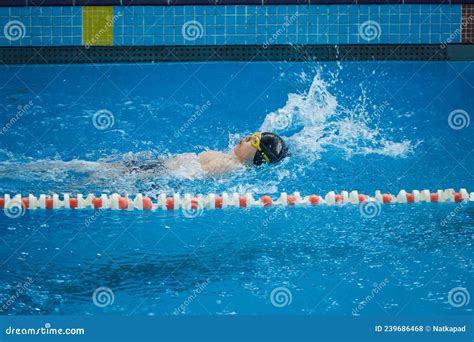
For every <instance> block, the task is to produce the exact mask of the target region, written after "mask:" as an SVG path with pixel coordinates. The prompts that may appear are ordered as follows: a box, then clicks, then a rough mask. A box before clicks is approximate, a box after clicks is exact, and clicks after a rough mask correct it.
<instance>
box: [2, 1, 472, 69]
mask: <svg viewBox="0 0 474 342" xmlns="http://www.w3.org/2000/svg"><path fill="white" fill-rule="evenodd" d="M162 2H163V1H162ZM162 2H160V1H158V0H149V1H148V2H145V1H140V2H129V3H130V5H126V4H124V3H123V2H117V1H114V0H110V1H109V0H100V1H90V2H89V3H90V4H92V5H94V6H77V4H81V2H80V1H76V2H71V1H66V0H54V1H53V0H51V1H37V2H35V1H30V0H22V1H16V0H11V1H6V2H2V5H3V6H0V29H1V28H3V30H2V31H3V35H1V36H0V61H1V62H2V63H5V64H10V63H17V62H18V63H27V62H30V61H33V63H42V60H44V61H45V62H47V63H51V62H52V63H58V62H64V61H65V60H66V61H67V56H74V57H75V60H76V61H78V62H81V63H84V62H88V60H89V61H91V62H109V61H110V60H112V61H113V60H115V59H117V58H118V59H120V58H121V57H120V56H122V57H123V55H124V52H123V50H120V51H121V52H120V51H119V52H117V49H110V48H120V47H134V49H129V50H128V51H127V53H126V54H125V57H126V56H132V58H131V59H132V60H133V61H149V60H153V61H161V60H166V58H168V57H166V58H165V57H164V56H169V55H170V54H171V55H173V56H176V59H175V60H177V61H181V60H192V56H196V57H197V59H198V60H202V58H204V59H205V60H209V58H208V57H209V55H212V56H214V58H215V54H216V53H217V54H220V53H221V52H222V51H221V52H219V51H220V50H222V47H225V51H223V53H224V55H223V56H222V58H221V59H224V60H226V59H231V60H242V59H244V60H245V59H246V60H248V59H252V58H255V56H257V55H259V54H262V53H263V54H264V55H265V54H269V56H268V57H266V58H267V59H271V60H272V59H285V56H287V55H288V52H287V51H288V49H287V47H288V46H291V47H294V46H303V47H312V48H313V50H314V51H315V52H314V53H313V52H311V53H310V55H311V56H312V57H315V58H316V59H324V58H325V57H326V56H330V57H331V58H329V59H338V58H340V57H339V56H340V55H341V54H340V51H339V49H338V47H344V46H346V47H347V46H349V47H351V51H353V50H352V49H353V47H358V46H359V47H360V46H364V49H365V50H363V51H359V50H360V49H359V50H357V51H359V52H358V53H356V54H355V55H351V58H352V59H359V58H361V59H367V58H368V57H370V56H372V57H373V58H386V56H391V58H395V59H404V58H403V56H405V55H406V54H409V55H410V56H411V59H434V60H445V59H450V56H451V57H452V58H454V59H462V60H466V59H467V60H472V59H474V58H473V56H474V51H473V48H472V45H469V44H472V43H473V42H474V4H472V2H473V1H471V0H464V1H425V2H422V3H413V2H416V1H409V2H410V3H402V4H399V3H397V4H389V2H390V1H387V3H385V4H381V3H376V4H340V3H341V2H342V1H339V2H338V1H336V3H330V4H328V3H327V2H330V1H324V2H323V4H320V3H318V4H308V3H307V2H305V3H304V4H279V5H274V3H276V1H274V2H268V1H267V2H263V1H262V2H260V1H259V2H258V3H260V4H252V3H255V1H245V2H243V3H245V4H241V5H226V4H225V3H228V1H226V2H219V5H215V4H214V2H212V4H211V3H207V4H208V5H207V6H204V5H199V4H198V3H200V2H199V1H194V0H189V1H179V2H177V1H175V2H169V3H168V2H163V3H167V4H168V5H157V4H161V3H162ZM282 2H284V1H282ZM293 2H298V1H293ZM407 2H408V1H407ZM114 3H120V4H123V5H120V6H102V5H100V4H114ZM137 3H138V4H144V3H148V4H150V5H149V6H140V5H135V4H137ZM186 3H188V4H189V5H185V4H186ZM265 3H268V5H267V4H265ZM338 3H339V4H338ZM5 4H9V5H10V6H5ZM38 4H40V5H41V6H38ZM45 4H47V5H49V6H44V5H45ZM71 4H73V5H74V6H72V5H71ZM13 5H16V6H13ZM53 5H54V6H53ZM387 45H388V47H387ZM390 45H391V46H398V47H399V46H405V45H406V46H414V48H410V49H405V50H404V52H403V53H401V54H400V51H399V49H398V48H397V49H393V48H391V47H390ZM453 45H469V48H468V49H466V47H463V48H462V49H461V50H459V49H457V50H456V51H455V53H453V52H452V51H454V50H453V49H454V48H451V50H452V51H451V52H450V51H449V49H446V47H447V46H453ZM324 46H326V47H327V48H324V49H321V47H324ZM370 46H380V47H381V48H380V49H375V50H374V49H373V48H370ZM430 46H436V49H437V51H435V53H432V52H431V50H429V51H430V52H427V51H428V50H426V49H430ZM55 47H62V48H65V49H62V50H58V49H54V48H55ZM70 47H76V48H77V47H79V48H85V49H90V48H91V47H94V48H96V47H101V48H104V47H108V48H109V49H95V50H94V49H90V50H93V51H86V52H85V51H83V50H77V49H76V50H74V49H70ZM167 47H173V49H171V50H169V49H166V48H167ZM183 47H184V48H186V47H192V48H193V49H192V50H183ZM196 47H197V48H196ZM202 47H206V48H202ZM16 48H26V49H20V50H18V49H16ZM38 48H39V49H41V58H38V56H37V55H38V52H39V50H38ZM152 48H158V49H159V50H156V49H152ZM212 48H214V50H212ZM421 48H423V49H425V50H420V49H421ZM219 49H220V50H219ZM236 49H237V50H236ZM239 49H240V50H239ZM256 49H257V50H258V51H257V50H256ZM275 49H276V50H277V52H276V53H273V52H272V51H274V50H275ZM292 49H293V48H291V49H289V51H290V52H289V55H288V56H290V55H291V53H292ZM157 51H158V52H157ZM183 51H184V52H183ZM216 51H217V52H216ZM262 51H263V52H262ZM459 51H460V52H459ZM394 53H397V55H396V56H393V54H394ZM420 53H421V54H420ZM109 54H113V55H114V56H111V55H110V56H109ZM226 54H227V55H228V56H227V55H226ZM80 55H83V57H80ZM134 55H135V56H134ZM342 55H343V56H347V53H344V54H342ZM84 56H86V57H84ZM95 56H97V57H95ZM107 56H109V57H113V58H112V59H107ZM248 56H250V57H248ZM100 57H101V58H100ZM201 57H202V58H201ZM81 58H82V59H81ZM302 58H303V57H301V56H299V57H298V58H296V59H293V60H301V59H302ZM125 59H126V58H125ZM288 59H289V60H291V56H290V57H289V58H288ZM121 61H122V62H124V61H125V60H124V59H123V58H122V59H121Z"/></svg>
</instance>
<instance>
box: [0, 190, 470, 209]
mask: <svg viewBox="0 0 474 342" xmlns="http://www.w3.org/2000/svg"><path fill="white" fill-rule="evenodd" d="M367 202H377V203H381V204H398V203H420V202H427V203H441V202H452V203H460V202H474V193H473V192H471V193H468V192H467V190H466V189H460V190H459V191H454V190H453V189H446V190H438V191H437V192H430V191H429V190H423V191H418V190H413V191H412V192H409V193H407V192H406V191H405V190H401V191H400V192H399V193H398V195H393V194H388V193H383V194H382V193H381V192H380V191H376V192H375V196H373V197H371V196H368V195H366V194H359V193H358V192H357V191H351V192H348V191H341V193H337V194H336V193H335V192H334V191H330V192H328V193H327V194H326V195H325V196H319V195H309V196H301V195H300V193H299V192H295V193H294V194H286V193H281V194H280V196H279V197H278V198H276V199H275V198H272V197H271V196H268V195H264V196H260V197H257V198H255V197H254V195H252V194H250V193H249V194H246V195H240V194H237V193H234V194H231V195H230V194H227V193H223V194H222V195H219V196H217V195H215V194H209V195H205V196H204V195H198V196H191V195H189V194H185V195H184V196H183V197H181V196H180V195H179V194H174V195H173V196H171V197H170V196H166V194H161V195H159V196H158V197H157V199H152V198H150V197H148V196H143V195H141V194H138V195H136V196H135V197H134V198H131V197H129V196H120V195H118V194H112V195H105V194H103V195H101V196H93V195H87V196H86V197H84V196H83V195H81V194H79V195H77V196H74V197H73V196H70V195H68V194H65V195H62V196H59V195H55V194H54V195H51V196H46V195H40V196H39V197H35V196H33V195H29V196H28V197H21V196H20V195H15V196H11V195H9V194H6V195H5V196H4V197H0V208H4V209H5V210H8V209H9V208H12V207H21V208H22V209H29V210H34V209H60V208H69V209H84V208H93V209H100V210H102V209H122V210H132V209H139V210H156V209H167V210H176V209H187V210H201V209H214V208H217V209H220V208H227V207H240V208H247V207H268V206H305V205H308V206H314V205H322V204H325V205H345V204H361V205H363V204H364V203H367Z"/></svg>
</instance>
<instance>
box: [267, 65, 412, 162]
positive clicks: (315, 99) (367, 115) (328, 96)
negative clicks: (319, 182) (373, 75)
mask: <svg viewBox="0 0 474 342" xmlns="http://www.w3.org/2000/svg"><path fill="white" fill-rule="evenodd" d="M306 76H307V75H305V77H306ZM337 77H338V73H336V74H332V76H331V78H332V79H331V80H330V81H325V80H323V79H322V77H321V72H320V71H318V72H317V73H316V75H315V76H314V78H313V81H312V83H311V86H310V88H309V89H308V91H306V92H304V93H302V94H294V93H290V94H288V100H287V101H286V104H285V105H284V106H283V107H282V108H280V109H277V110H276V111H274V112H271V113H269V114H268V115H267V116H266V117H265V120H264V122H263V124H262V126H261V127H260V130H262V131H272V132H276V133H280V134H282V135H284V136H286V137H287V139H288V141H289V142H290V144H291V150H292V153H293V154H297V155H299V156H302V157H304V158H306V159H307V160H308V161H310V162H311V161H314V160H316V159H319V158H320V157H321V155H322V154H323V153H324V152H325V151H327V150H328V149H329V148H331V147H332V148H337V149H340V150H341V151H343V152H344V153H345V155H346V156H347V157H350V156H352V155H355V154H364V155H365V154H380V155H385V156H390V157H395V158H396V157H405V156H407V155H408V154H409V153H411V152H412V151H413V148H414V147H413V144H412V142H411V141H409V140H403V141H394V140H392V139H390V137H388V134H387V133H386V132H384V131H383V130H382V129H381V128H380V127H379V121H380V116H381V115H382V114H383V112H384V111H385V110H390V109H389V108H387V106H386V103H383V104H379V105H376V104H373V105H372V104H370V101H369V99H368V98H367V95H366V93H365V91H364V87H363V85H361V86H360V88H361V93H360V96H359V98H357V99H355V101H354V102H353V106H352V108H344V107H343V106H341V105H340V104H339V103H338V101H337V98H336V96H334V95H333V94H332V93H331V92H330V88H331V86H334V85H336V84H337V82H338V80H337Z"/></svg>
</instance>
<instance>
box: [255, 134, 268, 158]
mask: <svg viewBox="0 0 474 342" xmlns="http://www.w3.org/2000/svg"><path fill="white" fill-rule="evenodd" d="M250 138H251V140H250V145H251V146H252V147H255V148H256V149H257V151H259V152H260V153H261V154H262V156H263V159H265V161H266V162H267V163H269V162H270V158H268V156H267V154H266V153H265V152H263V151H262V147H261V146H260V133H254V134H252V135H251V136H250Z"/></svg>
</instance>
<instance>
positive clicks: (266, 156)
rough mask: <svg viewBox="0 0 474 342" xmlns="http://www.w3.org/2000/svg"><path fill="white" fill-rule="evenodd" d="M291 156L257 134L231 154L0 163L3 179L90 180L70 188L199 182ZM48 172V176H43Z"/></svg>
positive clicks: (271, 137)
mask: <svg viewBox="0 0 474 342" xmlns="http://www.w3.org/2000/svg"><path fill="white" fill-rule="evenodd" d="M287 155H288V148H287V146H286V144H285V142H284V140H283V139H282V138H281V137H280V136H278V135H276V134H274V133H269V132H257V133H254V134H252V135H249V136H247V137H245V138H244V139H241V140H240V141H239V143H238V144H237V146H236V147H235V148H234V149H233V150H232V151H231V152H229V153H226V152H222V151H204V152H201V153H199V154H196V153H183V154H178V155H176V156H174V157H170V158H166V157H159V158H155V159H150V158H149V157H148V159H146V160H126V161H122V162H107V161H104V160H99V161H95V162H93V161H85V160H72V161H61V160H39V161H35V162H30V163H27V164H21V165H19V164H16V163H0V179H1V178H5V179H7V178H11V179H19V178H25V179H30V178H31V176H35V177H45V176H48V175H49V176H50V177H51V178H52V179H59V178H60V179H62V180H65V179H66V178H65V177H67V176H65V175H66V174H67V173H68V172H75V173H83V174H86V175H87V177H86V178H85V179H84V180H82V181H81V182H79V183H77V182H75V183H74V184H72V185H71V186H74V187H77V186H82V185H85V184H92V183H95V184H97V183H98V182H101V181H103V182H104V183H109V182H110V180H111V179H118V178H120V179H123V178H128V177H127V175H133V178H134V179H135V180H137V181H138V180H140V179H143V180H146V179H149V178H152V177H156V176H166V175H170V174H171V175H173V176H175V177H176V178H184V179H198V178H205V177H208V176H221V175H224V174H226V173H229V172H232V171H236V170H239V169H245V168H246V167H249V166H252V165H261V164H273V163H277V162H279V161H281V160H282V159H283V158H285V157H286V156H287ZM40 173H46V175H40Z"/></svg>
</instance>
